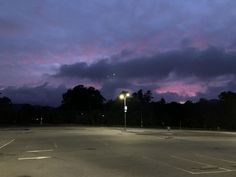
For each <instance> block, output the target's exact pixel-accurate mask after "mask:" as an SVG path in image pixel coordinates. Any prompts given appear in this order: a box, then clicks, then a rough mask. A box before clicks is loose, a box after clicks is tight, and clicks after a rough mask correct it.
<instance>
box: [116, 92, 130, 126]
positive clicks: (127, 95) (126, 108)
mask: <svg viewBox="0 0 236 177" xmlns="http://www.w3.org/2000/svg"><path fill="white" fill-rule="evenodd" d="M129 96H130V94H129V93H122V94H120V96H119V97H120V99H121V100H124V130H125V131H126V112H127V110H128V107H127V105H126V98H127V97H129Z"/></svg>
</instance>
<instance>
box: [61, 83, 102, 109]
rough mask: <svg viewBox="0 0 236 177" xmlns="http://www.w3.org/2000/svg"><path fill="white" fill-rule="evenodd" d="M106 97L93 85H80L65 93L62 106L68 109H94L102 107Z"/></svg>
mask: <svg viewBox="0 0 236 177" xmlns="http://www.w3.org/2000/svg"><path fill="white" fill-rule="evenodd" d="M104 101H105V98H104V97H103V96H102V95H101V93H100V92H99V91H98V90H96V89H95V88H93V87H88V88H87V87H84V86H83V85H78V86H76V87H74V88H73V89H69V90H67V92H66V93H64V94H63V101H62V107H64V108H68V109H79V110H93V109H99V108H101V107H102V105H103V103H104Z"/></svg>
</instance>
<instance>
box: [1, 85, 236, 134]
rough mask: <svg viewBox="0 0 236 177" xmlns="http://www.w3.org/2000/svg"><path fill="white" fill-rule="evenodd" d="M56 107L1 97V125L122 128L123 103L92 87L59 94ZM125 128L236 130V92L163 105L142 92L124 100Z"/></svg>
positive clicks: (161, 100)
mask: <svg viewBox="0 0 236 177" xmlns="http://www.w3.org/2000/svg"><path fill="white" fill-rule="evenodd" d="M62 98H63V100H62V103H61V105H60V106H59V107H56V108H53V107H49V106H33V105H30V104H13V103H12V102H11V100H10V98H8V97H4V96H1V95H0V126H18V125H23V126H33V125H60V124H78V125H95V126H123V125H124V112H123V111H124V109H123V100H120V99H119V97H117V98H116V99H114V100H107V101H106V100H105V98H104V97H103V96H102V95H101V93H100V91H99V90H97V89H95V88H93V87H85V86H83V85H77V86H76V87H74V88H73V89H69V90H67V92H66V93H64V94H63V95H62ZM127 105H128V112H127V126H130V127H158V128H166V127H174V128H191V129H206V130H236V93H234V92H231V91H227V92H221V93H219V96H218V99H213V100H207V99H204V98H201V99H200V100H199V101H198V102H195V103H193V102H191V101H186V102H185V103H184V104H180V103H177V102H170V103H166V101H165V99H164V98H162V99H160V100H158V101H153V97H152V93H151V91H146V92H143V90H142V89H140V90H138V91H137V92H134V93H132V95H130V97H129V98H127Z"/></svg>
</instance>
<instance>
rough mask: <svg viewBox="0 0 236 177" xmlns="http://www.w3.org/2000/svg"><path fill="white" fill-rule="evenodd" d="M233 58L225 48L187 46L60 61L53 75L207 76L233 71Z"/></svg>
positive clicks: (100, 77)
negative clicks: (112, 58)
mask: <svg viewBox="0 0 236 177" xmlns="http://www.w3.org/2000/svg"><path fill="white" fill-rule="evenodd" d="M235 58H236V52H226V51H225V50H223V49H219V48H214V47H212V48H208V49H206V50H197V49H193V48H187V49H183V50H176V51H169V52H165V53H161V54H158V55H155V56H153V57H140V58H133V59H132V60H126V61H120V60H118V61H116V62H110V60H109V59H106V60H105V59H104V60H100V61H98V62H96V63H93V64H86V63H82V62H80V63H76V64H72V65H62V66H61V68H60V70H59V72H58V73H57V74H56V75H55V77H64V78H65V77H67V78H70V77H73V78H78V79H90V80H92V81H104V80H107V79H110V77H112V76H113V79H118V78H119V79H130V80H132V79H138V80H142V79H144V80H149V81H150V80H161V79H165V78H167V77H168V76H169V75H170V74H172V73H174V75H175V76H176V77H178V78H188V77H196V78H198V79H201V80H207V79H211V78H215V77H219V76H222V75H235V74H236V70H235V68H236V60H235Z"/></svg>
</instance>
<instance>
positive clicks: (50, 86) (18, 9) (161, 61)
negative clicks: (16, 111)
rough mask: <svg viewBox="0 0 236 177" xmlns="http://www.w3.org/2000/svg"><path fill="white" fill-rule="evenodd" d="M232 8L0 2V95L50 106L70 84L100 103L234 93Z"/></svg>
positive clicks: (158, 0)
mask: <svg viewBox="0 0 236 177" xmlns="http://www.w3.org/2000/svg"><path fill="white" fill-rule="evenodd" d="M235 8H236V1H235V0H0V92H1V93H2V95H4V96H8V97H9V98H10V99H11V100H12V102H14V103H30V104H37V105H50V106H58V105H60V103H61V101H62V94H63V93H64V92H66V90H67V89H69V88H73V87H74V86H76V85H79V84H83V85H85V86H93V87H95V88H96V89H99V90H100V91H101V93H102V95H103V96H104V97H105V98H106V99H112V98H115V97H116V96H117V95H118V94H119V93H120V91H122V90H128V91H130V92H134V91H137V90H139V89H143V90H144V91H146V90H151V91H152V93H153V96H154V98H155V99H156V100H158V99H160V98H165V99H166V100H167V101H177V102H183V101H187V100H193V101H196V100H198V99H199V98H207V99H214V98H217V96H218V95H219V93H220V92H222V91H236V35H235V34H236V10H235Z"/></svg>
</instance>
